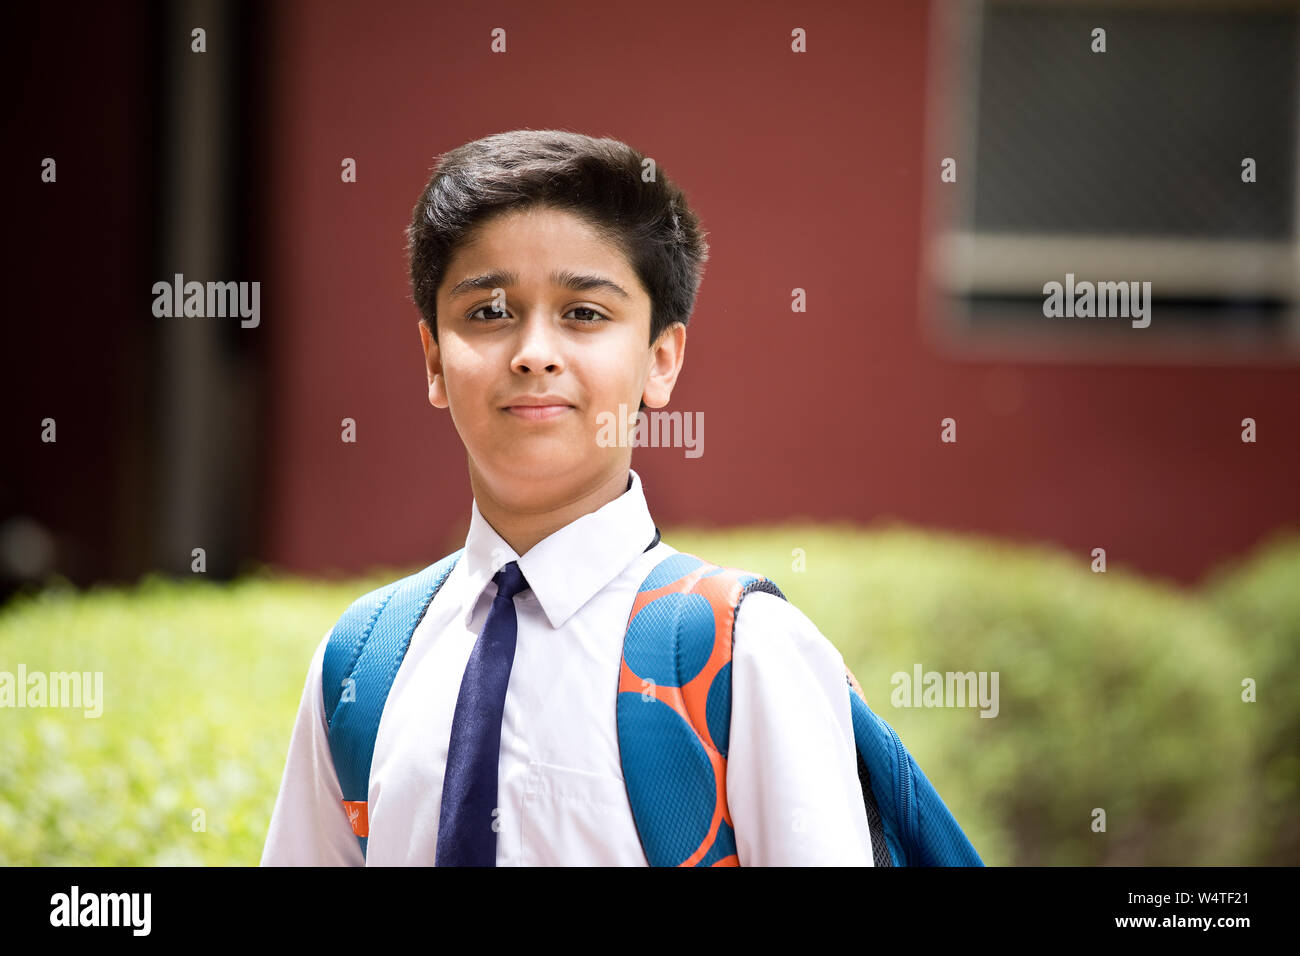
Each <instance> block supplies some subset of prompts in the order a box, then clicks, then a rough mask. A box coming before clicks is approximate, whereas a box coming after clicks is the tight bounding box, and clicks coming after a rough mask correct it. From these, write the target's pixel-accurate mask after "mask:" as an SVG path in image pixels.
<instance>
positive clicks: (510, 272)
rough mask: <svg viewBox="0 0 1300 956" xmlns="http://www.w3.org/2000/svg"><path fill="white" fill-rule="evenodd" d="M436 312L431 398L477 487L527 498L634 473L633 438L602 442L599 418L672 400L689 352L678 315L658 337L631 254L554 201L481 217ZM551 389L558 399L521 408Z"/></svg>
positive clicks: (429, 352) (541, 501) (429, 353)
mask: <svg viewBox="0 0 1300 956" xmlns="http://www.w3.org/2000/svg"><path fill="white" fill-rule="evenodd" d="M557 275H558V278H557ZM566 276H567V277H568V282H567V283H565V281H564V277H566ZM437 310H438V311H437V316H438V318H437V322H438V341H437V342H434V341H433V337H432V336H431V335H430V334H429V330H428V329H427V328H426V327H425V325H424V323H423V322H421V323H420V337H421V340H422V342H423V345H424V353H425V361H426V366H427V369H428V377H429V402H430V403H431V404H433V405H434V406H435V407H437V408H449V409H450V411H451V417H452V421H453V422H454V423H455V426H456V430H457V432H459V434H460V437H461V440H462V441H463V442H464V443H465V447H466V449H467V451H468V453H469V460H470V461H469V464H470V472H471V478H472V479H473V480H474V482H475V484H476V486H477V485H479V484H480V483H486V488H484V489H483V490H484V491H486V492H488V493H490V494H492V495H493V496H494V497H496V498H497V499H498V500H502V501H505V500H511V501H514V502H515V503H518V504H526V503H533V504H536V505H537V506H538V507H542V506H544V505H545V504H546V503H547V502H551V501H554V500H556V497H557V496H563V495H565V494H573V493H581V491H582V490H583V489H587V488H590V487H592V486H594V485H596V484H599V483H600V482H602V481H609V480H611V479H612V478H613V477H615V476H616V475H619V474H622V473H625V471H626V469H627V467H628V465H629V464H630V461H631V457H632V449H631V448H628V447H622V448H620V447H618V446H617V444H613V445H611V446H610V447H603V446H602V444H601V443H599V442H598V441H597V436H598V434H599V433H600V431H601V426H602V425H603V424H604V423H605V422H606V421H607V420H615V419H611V418H610V416H617V415H618V414H619V411H620V409H619V406H620V404H621V405H622V406H623V413H624V415H625V416H626V417H627V418H628V419H629V421H630V422H632V423H635V417H636V412H637V409H638V407H639V404H640V402H641V400H642V398H644V399H645V403H646V405H648V406H650V407H651V408H658V407H661V406H663V405H665V404H667V402H668V399H669V397H670V395H671V393H672V388H673V384H674V383H675V382H676V379H677V374H678V372H679V371H680V369H681V364H682V358H683V356H684V353H685V341H686V330H685V327H684V326H682V325H681V324H680V323H677V324H675V325H674V326H672V327H670V328H669V329H667V330H666V331H665V333H664V334H663V335H662V336H660V340H659V342H657V343H655V344H654V345H653V346H652V345H650V344H649V338H650V297H649V295H648V293H647V292H646V290H645V289H644V287H643V286H642V285H641V283H640V281H639V280H638V279H637V276H636V273H635V272H633V270H632V267H631V265H630V264H629V263H628V261H627V259H626V258H625V257H624V256H623V254H622V252H621V251H620V250H619V249H618V248H616V247H615V246H612V245H610V244H608V243H606V242H605V241H603V240H602V239H600V238H598V236H597V235H596V233H595V232H594V231H593V230H592V229H591V227H590V226H588V225H587V223H586V222H585V221H584V220H583V219H581V218H579V217H578V216H575V215H573V214H572V213H568V212H562V211H559V210H555V209H546V208H533V209H529V210H524V211H510V212H507V213H502V214H498V215H497V216H495V217H493V218H492V219H489V220H487V221H486V222H484V223H481V224H480V225H479V227H478V228H477V229H476V230H475V231H474V232H473V233H472V234H471V235H470V236H469V237H468V238H467V240H466V241H465V242H464V243H462V244H461V246H460V247H459V248H458V249H457V250H456V253H455V255H454V256H453V257H452V260H451V262H450V263H449V265H448V268H447V271H446V274H445V277H444V279H443V282H442V284H441V286H440V287H439V289H438V293H437ZM542 397H549V398H550V399H551V400H552V402H553V403H554V405H553V406H552V407H546V408H539V407H533V408H528V407H526V406H521V403H522V402H524V401H527V400H529V399H534V400H535V399H537V398H542ZM548 404H550V403H549V402H548ZM602 413H609V414H608V415H606V416H604V417H602ZM630 431H631V429H628V433H630ZM610 432H611V429H610V428H606V433H607V434H608V433H610ZM612 434H613V435H615V436H617V435H618V428H617V424H615V425H614V426H613V428H612ZM478 490H479V489H478V488H477V487H476V494H477V493H478Z"/></svg>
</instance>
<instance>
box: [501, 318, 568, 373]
mask: <svg viewBox="0 0 1300 956" xmlns="http://www.w3.org/2000/svg"><path fill="white" fill-rule="evenodd" d="M518 330H519V331H518V341H517V342H516V344H515V354H514V359H513V361H512V363H511V367H512V368H514V369H515V371H519V372H539V371H556V370H559V369H561V368H562V367H563V359H562V357H561V354H560V353H561V349H560V329H559V328H558V327H557V324H556V322H555V321H554V320H552V318H551V316H550V315H549V314H548V313H546V312H544V311H543V310H541V309H537V310H534V311H532V312H529V313H528V314H527V315H526V316H525V317H524V320H523V321H522V322H521V323H519V326H518Z"/></svg>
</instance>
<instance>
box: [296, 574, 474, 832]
mask: <svg viewBox="0 0 1300 956" xmlns="http://www.w3.org/2000/svg"><path fill="white" fill-rule="evenodd" d="M464 550H465V549H464V548H462V549H460V550H459V551H456V552H454V553H452V554H449V555H447V557H445V558H443V559H442V560H441V561H438V562H436V563H434V564H431V565H429V566H428V567H427V568H425V569H424V570H423V571H417V572H416V573H415V574H412V575H410V576H408V577H405V578H402V579H401V580H400V581H394V582H393V583H391V584H386V585H384V586H383V587H381V588H377V589H375V590H374V591H371V592H370V593H369V594H365V595H363V596H361V597H359V598H357V599H356V600H355V601H353V602H352V605H351V606H350V607H349V608H348V609H347V610H346V611H344V612H343V616H342V617H340V618H339V620H338V623H336V624H335V625H334V628H333V629H332V630H331V631H330V636H329V641H328V642H327V643H326V645H325V657H324V661H323V662H322V667H321V682H322V690H323V691H324V694H325V718H326V721H327V723H328V725H329V742H330V754H331V756H332V757H333V758H334V771H335V773H336V774H337V775H338V780H339V788H340V789H341V790H342V792H343V809H344V810H345V811H346V812H347V814H348V819H349V821H350V822H351V824H352V832H353V833H355V834H356V835H357V839H358V840H359V841H360V843H361V853H362V855H363V856H364V855H365V852H366V841H367V838H368V836H369V833H370V821H369V817H368V814H367V811H366V799H367V797H368V796H369V793H370V763H371V760H372V759H373V757H374V753H375V736H376V735H377V734H378V732H379V718H380V717H381V716H382V714H383V711H384V703H385V702H386V701H387V700H388V691H389V689H390V688H391V687H392V686H393V680H394V678H396V677H397V671H398V668H399V667H401V665H402V660H403V658H405V657H406V650H407V648H408V647H409V646H410V644H411V636H412V635H413V634H414V633H415V628H416V626H417V625H418V624H419V623H420V621H421V620H422V619H423V618H424V615H425V612H426V611H428V609H429V605H430V604H431V603H432V602H433V598H434V595H436V594H437V593H438V590H439V589H440V588H441V587H442V585H443V583H444V582H445V581H446V580H447V576H448V575H449V574H451V570H452V568H454V567H455V566H456V562H457V561H458V560H460V556H461V555H462V554H464Z"/></svg>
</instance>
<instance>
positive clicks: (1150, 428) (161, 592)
mask: <svg viewBox="0 0 1300 956" xmlns="http://www.w3.org/2000/svg"><path fill="white" fill-rule="evenodd" d="M497 28H500V29H503V30H505V31H506V34H505V35H506V50H505V52H496V53H494V52H492V49H491V43H492V31H493V30H494V29H497ZM196 30H200V31H202V32H201V33H199V34H196V33H195V32H194V31H196ZM799 31H802V32H801V33H799ZM1098 31H1102V32H1101V33H1100V34H1099V33H1098ZM801 41H802V42H803V44H804V47H803V51H802V52H796V50H797V48H798V45H799V43H800V42H801ZM8 44H9V46H10V48H11V59H12V60H13V61H15V62H17V63H18V64H19V66H20V71H19V72H20V76H19V82H20V86H19V95H17V96H16V97H14V98H13V100H12V101H11V106H10V108H9V109H8V111H7V112H6V118H5V125H6V141H7V142H9V143H10V144H11V147H10V149H8V150H6V152H5V157H4V162H5V163H6V165H7V167H8V168H7V173H8V181H9V182H11V183H12V184H13V188H12V189H11V190H10V197H11V210H12V213H13V219H12V226H11V228H10V229H9V230H8V237H9V238H8V244H9V250H8V257H7V258H8V260H9V261H10V262H11V263H12V264H13V266H12V269H13V271H12V275H13V277H14V279H15V281H14V283H13V285H14V290H13V294H14V296H15V298H16V303H15V304H16V308H17V312H16V314H15V315H14V316H13V317H12V318H11V320H10V321H9V322H7V323H6V341H5V346H6V347H5V350H4V351H5V358H6V372H7V374H6V375H5V382H4V394H5V407H6V409H7V414H6V415H5V416H4V418H3V424H2V425H0V428H3V429H4V432H3V436H4V447H5V448H6V449H9V450H10V454H8V455H6V456H5V458H4V463H3V467H2V469H0V593H2V595H3V598H4V600H5V603H4V604H3V606H0V672H3V671H8V672H16V670H17V667H18V665H19V664H20V663H21V664H23V665H24V666H25V667H26V669H27V670H28V671H29V672H30V671H36V670H48V671H72V670H76V671H103V673H104V684H105V707H104V714H103V716H102V717H100V718H98V719H86V718H84V717H82V716H81V714H80V713H79V712H78V713H69V712H66V711H60V710H58V709H54V708H47V709H43V710H40V709H0V728H3V732H0V862H5V863H41V864H45V863H78V862H93V863H119V864H137V863H138V864H154V863H207V864H214V863H236V864H247V863H255V862H256V861H257V858H258V856H259V855H260V849H261V843H262V840H263V839H264V837H265V830H266V824H267V822H268V821H269V817H270V810H271V807H272V805H273V803H274V798H275V793H276V788H277V786H278V784H279V776H280V773H281V770H282V768H283V760H284V754H285V750H286V748H287V745H288V739H289V731H290V728H291V726H292V720H293V714H294V710H295V708H296V704H297V700H298V696H299V694H300V693H301V691H302V680H303V676H304V674H305V672H306V666H307V662H308V659H309V657H310V654H311V650H312V649H313V648H314V646H315V644H316V642H317V641H318V640H319V639H320V637H321V635H322V634H323V633H324V630H325V629H326V628H328V627H329V625H330V624H331V623H332V622H333V620H334V619H336V618H337V616H338V614H339V613H341V611H342V610H343V609H344V608H345V607H346V605H347V604H348V603H349V602H350V601H351V599H352V598H354V597H356V596H357V595H359V594H360V593H362V591H363V590H365V589H366V588H368V587H372V586H375V585H377V584H378V583H382V581H385V580H391V579H392V578H393V577H395V576H397V575H398V574H401V573H405V571H407V570H410V569H414V568H416V567H422V566H424V565H426V564H429V563H431V562H432V561H434V560H436V559H438V558H440V557H442V556H443V555H445V554H446V553H448V552H449V551H452V550H454V549H456V548H457V547H459V546H460V545H461V544H463V540H464V535H465V533H466V531H467V528H468V519H469V509H470V502H471V494H470V490H469V484H468V480H467V475H466V468H465V457H464V449H463V446H462V445H461V443H460V441H459V438H458V437H457V435H456V433H455V430H454V428H453V426H452V423H451V420H450V417H449V416H448V415H447V414H446V413H445V412H444V411H441V410H435V409H432V408H431V407H430V406H429V405H428V402H427V398H426V383H425V375H424V369H423V357H422V354H421V353H420V351H419V346H418V331H417V327H416V321H417V318H418V313H417V312H416V309H415V307H414V305H413V304H412V302H411V298H410V287H409V278H408V275H407V269H406V260H405V253H404V237H403V229H404V228H405V226H406V225H407V223H408V222H409V219H410V215H411V210H412V207H413V205H414V203H415V201H416V199H417V197H418V195H419V193H420V190H421V189H422V187H423V186H424V184H425V182H426V181H427V178H428V176H429V173H430V168H431V166H432V165H433V163H434V161H435V160H436V157H437V156H438V155H439V154H440V153H442V152H444V151H446V150H448V149H451V148H453V147H455V146H457V145H460V144H462V143H464V142H466V141H468V140H472V139H476V138H478V137H481V136H484V135H487V134H489V133H493V132H498V131H501V130H507V129H515V128H525V127H527V128H534V129H543V128H563V129H572V130H575V131H579V132H584V133H588V134H591V135H596V136H602V135H608V136H612V137H615V138H619V139H623V140H625V141H627V142H629V143H630V144H632V145H633V146H635V147H637V148H638V149H640V150H642V151H643V152H644V153H646V154H647V155H650V156H652V157H653V158H654V159H655V160H656V163H657V164H658V165H659V167H660V168H661V169H662V170H663V171H664V172H665V173H666V174H667V175H669V176H670V177H672V178H673V179H674V180H676V181H677V182H678V183H679V184H680V185H681V186H682V187H683V188H684V189H685V190H686V192H687V195H688V196H689V198H690V200H691V202H692V204H693V205H694V207H695V209H696V211H697V212H698V214H699V215H700V217H701V220H702V222H703V224H704V226H705V228H706V229H707V230H708V232H709V241H710V245H711V256H710V261H709V263H708V265H707V267H706V272H705V279H704V282H703V285H702V288H701V292H700V296H699V300H698V303H697V307H696V311H695V314H694V316H693V318H692V321H691V324H690V327H689V348H688V350H687V361H686V365H685V367H684V371H683V375H682V378H681V380H680V383H679V386H678V388H677V390H676V391H675V393H674V397H673V403H672V406H671V407H672V408H673V409H681V410H685V411H689V412H696V411H698V412H702V413H703V414H704V417H705V419H706V420H707V424H708V432H707V444H706V445H705V453H704V454H703V455H702V456H700V457H698V458H687V457H686V456H685V455H684V454H683V450H682V449H681V448H677V449H673V448H643V449H639V450H637V452H636V454H635V456H634V459H633V467H634V468H636V469H637V471H638V472H639V473H640V474H641V476H642V478H643V480H644V484H645V490H646V495H647V500H648V502H649V504H650V507H651V510H652V513H653V514H654V516H655V519H656V521H657V523H658V524H659V526H660V528H661V529H663V533H664V538H665V540H666V541H668V542H669V543H670V544H673V545H674V546H675V547H678V548H680V549H682V550H688V551H692V552H694V553H697V554H700V555H702V556H704V557H707V558H708V559H709V560H712V561H715V562H718V563H724V564H732V565H735V566H740V567H745V568H747V569H750V570H754V571H759V572H761V573H765V574H767V575H768V576H769V577H771V578H772V579H773V580H775V581H776V582H777V583H778V584H779V585H780V586H781V587H782V589H783V590H784V592H785V593H786V594H787V596H789V597H790V598H791V600H793V601H794V602H795V603H796V604H798V605H799V607H800V608H801V609H803V610H804V611H805V612H806V613H808V615H809V616H810V617H811V618H812V619H813V621H814V622H816V623H817V624H818V626H819V627H820V629H821V630H822V632H823V633H825V634H826V635H827V637H829V638H830V639H831V640H832V641H833V642H834V643H835V644H836V646H837V647H839V648H840V650H841V651H842V652H843V653H844V655H845V659H846V661H847V662H848V663H849V665H850V666H851V667H852V668H853V670H854V672H855V674H856V675H857V676H858V677H859V679H860V680H861V681H862V684H863V686H864V689H865V690H866V692H867V695H868V700H869V701H870V702H871V703H872V706H873V708H875V709H876V710H877V711H878V712H879V713H881V715H882V716H884V717H885V718H886V720H888V721H889V722H890V723H891V724H892V725H893V726H895V727H896V728H897V729H898V730H899V732H900V734H901V735H902V737H903V739H904V741H905V742H907V744H908V746H909V748H910V749H911V750H912V752H913V754H914V755H915V756H916V758H917V760H918V761H919V762H920V764H921V766H922V767H923V768H925V770H926V773H927V775H928V776H929V777H930V778H931V780H932V781H934V783H935V784H936V787H937V788H938V790H939V792H940V793H941V794H942V795H943V797H944V799H945V801H946V802H947V803H948V805H949V807H950V808H951V809H952V810H953V812H954V814H955V815H956V816H957V818H958V820H959V821H960V822H961V823H962V825H963V827H965V828H966V830H967V833H968V835H969V836H970V837H971V839H972V841H973V842H974V843H975V846H976V847H977V849H979V850H980V851H981V853H982V855H983V856H984V858H985V860H986V862H989V863H996V864H1024V863H1046V864H1103V865H1104V864H1121V865H1126V864H1141V863H1150V864H1161V865H1172V864H1182V863H1193V864H1237V863H1242V864H1251V863H1290V864H1295V863H1300V820H1298V819H1297V810H1296V807H1297V806H1300V757H1298V756H1297V748H1296V746H1295V741H1296V740H1297V739H1300V705H1298V704H1297V695H1296V694H1295V691H1294V688H1295V687H1296V686H1297V678H1300V674H1297V670H1300V666H1298V665H1297V663H1296V661H1297V658H1298V656H1300V655H1298V652H1300V598H1297V590H1298V589H1297V584H1300V544H1298V543H1297V541H1298V540H1300V539H1298V538H1297V535H1298V534H1300V493H1298V489H1300V306H1298V305H1297V300H1298V299H1300V238H1298V235H1297V229H1298V227H1297V221H1298V219H1300V193H1298V191H1297V177H1298V176H1300V162H1297V159H1298V157H1297V149H1298V148H1300V92H1298V91H1300V58H1298V57H1297V50H1298V49H1300V5H1298V4H1297V3H1295V2H1270V3H1264V2H1259V3H1254V2H1220V3H1211V2H1180V3H1172V2H1158V0H1144V2H1136V0H1134V2H1116V3H1104V2H1103V3H1097V2H1090V3H1087V4H1075V3H1067V2H1050V0H1040V2H986V3H975V2H971V3H955V2H954V3H944V2H931V3H926V2H917V0H896V2H893V0H891V2H878V3H872V4H865V5H848V4H837V3H811V4H798V5H795V4H781V3H746V4H743V5H742V4H736V3H718V4H711V5H709V6H708V7H707V8H702V7H701V6H700V5H699V4H685V3H675V2H669V3H665V4H661V5H657V6H656V7H655V8H654V9H653V10H649V11H647V10H645V9H640V8H636V9H629V10H628V11H627V12H626V13H622V12H616V11H613V10H611V9H610V8H609V7H608V6H606V5H603V4H596V3H565V4H558V5H554V6H547V7H538V6H537V5H533V4H524V3H510V2H506V3H498V4H493V5H492V6H491V7H490V8H489V9H487V10H483V9H475V8H473V6H472V5H471V6H470V7H469V8H467V7H465V6H464V5H453V4H436V3H414V2H412V3H381V4H360V3H342V2H331V3H325V2H313V3H307V2H279V3H273V4H260V3H233V2H232V3H221V2H179V3H125V4H120V5H114V6H112V7H106V6H104V5H92V4H79V3H61V4H43V5H27V6H25V7H23V8H22V9H21V10H16V11H15V21H14V27H13V29H12V30H10V31H9V37H8ZM199 45H201V47H202V51H201V52H200V51H199V49H198V48H197V47H198V46H199ZM50 160H53V163H52V164H51V163H50V162H49V161H50ZM348 160H353V161H354V162H355V168H356V177H355V181H347V180H346V179H345V177H344V176H343V175H342V172H343V168H344V164H345V162H346V161H348ZM51 171H52V174H53V175H52V179H53V181H50V179H51ZM176 274H183V275H184V277H185V279H186V280H198V281H247V282H252V281H256V282H258V283H260V319H259V322H258V324H257V325H256V326H255V327H245V326H244V325H242V324H241V322H240V321H239V320H238V319H237V318H196V317H175V318H161V317H157V316H155V315H154V312H153V303H154V293H153V286H154V283H156V282H159V281H163V282H169V283H170V282H171V281H172V280H173V277H174V276H175V275H176ZM1067 274H1071V275H1073V276H1074V277H1075V278H1076V279H1077V280H1078V281H1084V280H1090V281H1098V280H1101V281H1126V282H1127V281H1138V282H1142V281H1149V282H1150V283H1151V295H1152V301H1151V303H1150V309H1151V311H1150V316H1151V322H1150V325H1149V327H1146V328H1135V327H1133V326H1132V324H1131V323H1130V322H1129V321H1128V319H1127V318H1097V317H1069V318H1067V317H1059V318H1048V317H1045V316H1044V312H1043V305H1044V294H1043V287H1044V284H1045V283H1048V282H1052V281H1056V282H1064V281H1065V277H1066V275H1067ZM797 289H800V290H804V292H805V294H806V300H807V311H806V312H793V311H792V310H791V299H792V294H793V292H794V290H797ZM344 418H351V419H353V420H354V421H355V422H356V435H357V440H356V442H355V443H344V442H342V441H340V422H341V420H342V419H344ZM945 419H952V421H953V423H954V424H953V428H955V436H956V441H955V442H953V441H943V440H941V437H942V424H941V423H942V422H944V420H945ZM1247 419H1249V420H1251V424H1250V425H1248V424H1247V422H1246V420H1247ZM51 423H52V425H51ZM51 427H52V428H53V429H54V432H53V433H51ZM1247 431H1253V435H1252V437H1253V438H1254V440H1253V441H1245V440H1243V433H1245V432H1247ZM52 434H53V435H54V436H56V440H54V441H50V440H48V439H49V437H51V435H52ZM196 548H201V549H203V551H202V554H203V561H204V564H203V570H202V573H196V571H195V570H194V568H195V564H194V562H195V549H196ZM1095 549H1104V552H1105V562H1106V563H1105V571H1104V573H1102V572H1100V571H1099V570H1098V569H1097V563H1096V561H1097V558H1096V554H1095ZM796 550H798V551H801V552H802V554H803V556H804V558H805V559H806V560H805V561H804V562H803V563H802V564H801V563H800V562H799V561H794V560H792V554H794V553H795V552H796ZM845 595H850V596H851V599H852V603H851V604H850V603H847V602H846V599H845V597H844V596H845ZM916 663H920V664H922V665H923V667H924V669H925V670H939V671H945V670H956V671H970V670H975V671H999V672H1000V674H1001V682H1000V686H1001V693H1002V705H1001V711H1000V714H999V716H998V718H997V719H994V720H981V719H978V715H977V714H976V713H973V712H971V711H970V710H961V709H953V708H946V709H933V710H928V709H906V708H900V707H894V706H891V705H890V703H889V697H890V692H891V685H890V675H891V674H892V673H894V672H896V671H900V670H901V671H906V672H909V673H910V672H911V671H912V668H913V665H914V664H916ZM1247 679H1249V680H1250V681H1252V682H1254V683H1253V685H1252V686H1253V687H1255V689H1256V694H1257V697H1256V699H1254V700H1253V701H1249V702H1248V701H1245V700H1243V699H1242V698H1243V694H1244V693H1245V691H1244V690H1243V681H1244V680H1247ZM1098 807H1101V808H1106V809H1107V816H1108V820H1109V826H1108V829H1107V831H1105V832H1097V831H1095V830H1093V829H1092V826H1091V824H1092V821H1093V816H1092V811H1093V810H1094V809H1095V808H1098ZM196 809H203V810H204V814H203V816H204V818H205V819H206V824H205V828H204V829H201V830H199V829H195V825H194V820H195V819H196V817H195V814H194V811H195V810H196Z"/></svg>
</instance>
